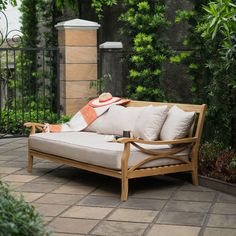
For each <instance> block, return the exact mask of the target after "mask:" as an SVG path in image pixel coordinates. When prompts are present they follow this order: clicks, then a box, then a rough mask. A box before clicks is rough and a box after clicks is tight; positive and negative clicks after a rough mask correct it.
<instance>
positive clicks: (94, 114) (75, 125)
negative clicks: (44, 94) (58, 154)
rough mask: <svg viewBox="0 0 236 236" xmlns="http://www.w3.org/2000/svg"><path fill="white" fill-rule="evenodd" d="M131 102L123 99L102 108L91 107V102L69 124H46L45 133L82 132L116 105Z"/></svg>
mask: <svg viewBox="0 0 236 236" xmlns="http://www.w3.org/2000/svg"><path fill="white" fill-rule="evenodd" d="M129 101H130V100H127V99H121V100H119V101H118V102H115V103H112V104H108V105H105V106H100V107H93V106H91V105H90V104H91V103H90V102H89V103H88V104H87V105H85V106H84V107H83V108H82V109H80V110H79V111H78V112H77V113H76V114H75V115H74V116H73V117H72V118H71V120H70V121H69V122H67V123H64V124H61V125H51V124H45V126H44V131H45V132H46V133H49V132H52V133H55V132H68V131H81V130H83V129H85V128H86V127H88V126H89V125H90V124H91V123H92V122H93V121H95V120H96V119H97V118H98V117H99V116H101V115H102V114H104V113H105V112H106V111H107V110H108V109H109V108H110V107H111V106H113V105H114V104H116V105H122V104H125V103H128V102H129Z"/></svg>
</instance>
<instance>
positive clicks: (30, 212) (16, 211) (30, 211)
mask: <svg viewBox="0 0 236 236" xmlns="http://www.w3.org/2000/svg"><path fill="white" fill-rule="evenodd" d="M7 235H8V236H29V235H30V236H47V235H49V232H48V231H47V230H46V229H45V227H44V225H43V221H42V218H41V216H40V215H39V213H37V212H36V210H35V208H34V207H33V206H31V205H29V204H28V203H26V202H25V201H24V199H23V197H21V198H16V197H14V196H13V195H12V194H11V193H10V190H9V188H8V186H7V185H6V184H4V183H3V182H2V181H1V180H0V236H7Z"/></svg>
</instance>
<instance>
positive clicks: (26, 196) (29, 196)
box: [12, 192, 44, 202]
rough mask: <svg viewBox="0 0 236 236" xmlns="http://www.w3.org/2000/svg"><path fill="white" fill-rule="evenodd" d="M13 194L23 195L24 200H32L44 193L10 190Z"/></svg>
mask: <svg viewBox="0 0 236 236" xmlns="http://www.w3.org/2000/svg"><path fill="white" fill-rule="evenodd" d="M12 193H13V194H14V195H15V196H18V197H19V196H23V197H24V200H25V201H26V202H33V201H35V200H37V199H39V198H40V197H42V196H43V195H44V193H27V192H12Z"/></svg>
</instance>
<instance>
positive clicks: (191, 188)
mask: <svg viewBox="0 0 236 236" xmlns="http://www.w3.org/2000/svg"><path fill="white" fill-rule="evenodd" d="M180 190H183V191H185V190H187V191H203V192H204V191H211V192H212V191H214V192H215V190H213V189H210V188H206V187H203V186H195V185H193V184H190V183H187V182H185V183H184V185H183V186H181V187H180Z"/></svg>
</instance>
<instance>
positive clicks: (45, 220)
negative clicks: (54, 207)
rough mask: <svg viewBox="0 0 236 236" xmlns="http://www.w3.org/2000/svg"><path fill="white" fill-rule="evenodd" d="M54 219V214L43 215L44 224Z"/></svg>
mask: <svg viewBox="0 0 236 236" xmlns="http://www.w3.org/2000/svg"><path fill="white" fill-rule="evenodd" d="M52 219H53V217H52V216H44V217H43V222H44V225H47V224H48V223H49V222H50V221H51V220H52Z"/></svg>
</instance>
